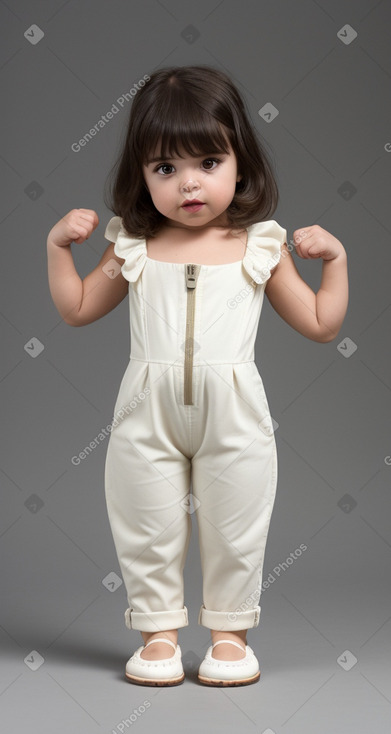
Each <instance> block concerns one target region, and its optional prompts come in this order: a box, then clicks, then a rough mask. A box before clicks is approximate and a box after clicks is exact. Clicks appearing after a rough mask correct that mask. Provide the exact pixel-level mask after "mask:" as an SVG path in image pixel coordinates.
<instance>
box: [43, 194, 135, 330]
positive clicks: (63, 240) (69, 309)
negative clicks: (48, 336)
mask: <svg viewBox="0 0 391 734" xmlns="http://www.w3.org/2000/svg"><path fill="white" fill-rule="evenodd" d="M98 221H99V220H98V217H97V215H96V214H95V212H92V211H91V210H88V209H73V210H72V211H71V212H69V213H68V214H67V215H66V216H65V217H63V218H62V219H61V220H60V222H58V223H57V224H56V225H55V226H54V227H53V228H52V229H51V230H50V232H49V235H48V238H47V256H48V277H49V288H50V293H51V296H52V298H53V301H54V304H55V306H56V308H57V310H58V312H59V314H60V316H61V317H62V318H63V319H64V321H65V322H66V323H67V324H69V325H70V326H84V325H85V324H90V323H91V322H92V321H96V320H97V319H99V318H101V317H102V316H105V314H107V313H108V312H109V311H111V310H112V309H113V308H115V307H116V306H117V305H118V304H119V303H120V302H121V301H122V300H123V299H124V298H125V296H126V295H127V293H128V286H129V283H128V281H127V280H125V278H124V277H123V275H122V273H121V271H120V270H119V271H118V273H117V274H116V275H114V274H113V272H112V268H111V269H110V266H109V267H108V268H107V271H108V273H109V274H106V272H105V270H104V269H103V268H104V266H105V265H106V264H107V263H108V262H109V260H112V261H113V260H114V261H116V262H117V263H118V265H119V266H121V265H122V263H123V260H122V259H119V258H118V257H117V256H116V255H115V254H114V244H113V243H110V244H109V246H108V247H107V248H106V250H105V252H104V253H103V255H102V257H101V259H100V261H99V263H98V265H97V266H96V268H94V270H92V271H91V273H89V274H88V275H87V276H86V277H85V278H84V279H83V280H82V279H81V278H80V276H79V275H78V273H77V271H76V268H75V265H74V262H73V257H72V252H71V242H76V243H77V244H81V243H82V242H84V241H85V240H86V239H88V237H89V235H90V234H91V232H92V231H93V230H94V229H95V228H96V227H97V225H98ZM110 270H111V272H110ZM111 275H113V277H110V276H111Z"/></svg>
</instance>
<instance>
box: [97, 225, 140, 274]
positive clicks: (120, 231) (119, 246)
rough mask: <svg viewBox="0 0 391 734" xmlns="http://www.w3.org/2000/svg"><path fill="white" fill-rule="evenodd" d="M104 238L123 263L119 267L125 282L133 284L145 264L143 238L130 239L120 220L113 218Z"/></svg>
mask: <svg viewBox="0 0 391 734" xmlns="http://www.w3.org/2000/svg"><path fill="white" fill-rule="evenodd" d="M104 236H105V238H106V239H107V240H110V242H112V243H113V244H114V253H115V255H116V256H117V257H119V258H121V260H124V261H125V262H124V263H123V264H122V266H121V271H122V275H123V276H124V278H126V280H129V281H131V282H135V281H136V280H137V278H138V277H139V275H140V274H141V271H142V270H143V267H144V265H145V262H146V258H147V246H146V241H145V238H143V237H132V236H131V235H129V234H128V233H127V232H126V231H125V229H124V226H123V222H122V218H121V217H118V216H115V217H112V218H111V219H110V221H109V222H108V224H107V226H106V230H105V234H104Z"/></svg>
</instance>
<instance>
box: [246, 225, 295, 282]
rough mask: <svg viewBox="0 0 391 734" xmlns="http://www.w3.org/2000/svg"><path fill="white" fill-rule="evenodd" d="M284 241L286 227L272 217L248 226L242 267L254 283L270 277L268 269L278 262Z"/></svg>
mask: <svg viewBox="0 0 391 734" xmlns="http://www.w3.org/2000/svg"><path fill="white" fill-rule="evenodd" d="M286 241H287V240H286V229H283V228H282V227H280V225H279V224H278V223H277V222H276V221H275V220H274V219H269V220H268V221H266V222H256V223H255V224H252V225H251V226H250V227H249V228H248V239H247V249H246V254H245V256H244V258H243V267H244V268H245V270H246V271H247V272H248V274H249V275H250V276H251V278H252V279H253V280H254V281H255V282H256V283H259V284H260V283H265V281H266V280H268V278H270V275H271V272H270V271H271V270H272V268H274V267H275V265H277V264H278V263H279V262H280V259H281V246H282V245H283V244H284V242H286Z"/></svg>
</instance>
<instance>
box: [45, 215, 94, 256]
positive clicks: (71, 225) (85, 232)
mask: <svg viewBox="0 0 391 734" xmlns="http://www.w3.org/2000/svg"><path fill="white" fill-rule="evenodd" d="M98 224H99V217H98V215H97V213H96V212H94V211H93V209H72V210H71V211H70V212H68V214H66V215H65V216H64V217H62V219H60V221H59V222H57V224H55V225H54V227H53V228H52V229H51V230H50V232H49V234H48V240H49V239H50V242H52V243H53V244H54V245H57V246H58V247H65V246H66V245H70V244H71V242H76V244H77V245H81V244H82V243H83V242H85V240H88V238H89V236H90V235H91V234H92V232H93V231H94V229H96V228H97V226H98Z"/></svg>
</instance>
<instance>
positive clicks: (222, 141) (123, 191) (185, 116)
mask: <svg viewBox="0 0 391 734" xmlns="http://www.w3.org/2000/svg"><path fill="white" fill-rule="evenodd" d="M160 138H161V148H162V149H161V152H160V156H161V157H162V158H172V157H173V156H174V154H175V155H177V156H179V148H183V149H184V150H185V151H186V152H187V153H188V154H189V155H190V156H201V155H204V154H208V153H210V151H211V150H213V151H214V152H216V153H217V152H220V153H223V152H224V153H228V152H229V151H228V148H227V142H226V141H227V138H228V140H229V142H230V145H231V147H232V149H233V151H234V153H235V155H236V159H237V168H238V174H242V179H241V181H238V182H237V184H236V191H235V195H234V197H233V199H232V201H231V203H230V205H229V207H228V209H227V212H226V213H227V219H228V222H229V223H230V225H231V226H232V228H235V229H236V228H237V229H242V228H245V227H248V226H250V225H251V224H254V223H255V222H258V221H264V220H266V219H268V218H270V216H271V215H272V214H273V213H274V211H275V209H276V208H277V203H278V188H277V184H276V181H275V178H274V175H273V172H272V167H271V164H270V162H269V159H268V156H267V154H266V151H265V149H264V146H263V144H262V143H261V141H260V140H259V139H258V138H257V131H256V130H255V128H254V127H253V126H252V124H251V122H250V120H249V117H248V113H247V112H246V108H245V103H244V100H243V98H242V97H241V95H240V93H239V91H238V90H237V88H236V87H235V85H234V84H233V83H232V81H231V80H230V79H229V77H228V76H226V74H224V73H223V72H221V71H219V70H217V69H214V68H212V67H210V66H172V67H168V68H165V69H158V70H157V71H155V72H154V73H153V74H152V75H151V77H150V79H149V81H147V82H146V83H145V86H143V87H142V88H141V89H140V90H138V91H137V93H136V95H135V97H134V99H133V102H132V106H131V110H130V115H129V122H128V126H127V131H126V136H125V139H124V142H123V143H122V144H121V152H120V155H119V157H118V159H117V161H116V163H115V164H114V166H113V168H112V169H111V172H110V174H109V177H110V176H111V175H113V173H114V172H115V168H117V167H118V170H117V172H116V173H115V178H114V182H113V184H112V187H111V190H110V194H109V200H107V197H106V194H105V196H104V200H105V204H106V205H107V206H108V208H109V209H111V210H112V211H113V212H114V214H115V215H116V216H119V217H122V220H123V225H124V228H125V230H126V231H127V232H128V234H129V235H131V236H133V237H140V238H149V237H154V236H155V235H156V234H157V233H158V231H159V229H160V227H161V226H162V224H163V223H164V220H165V217H164V215H163V214H161V213H160V212H159V211H158V210H157V209H156V207H155V205H154V203H153V201H152V199H151V196H150V193H149V191H148V189H147V187H146V184H145V180H144V176H143V169H142V166H143V164H146V163H147V161H148V158H149V156H150V155H151V153H152V152H153V151H154V150H155V148H156V146H157V145H158V142H159V140H160Z"/></svg>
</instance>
